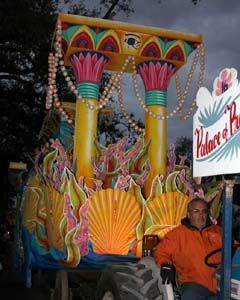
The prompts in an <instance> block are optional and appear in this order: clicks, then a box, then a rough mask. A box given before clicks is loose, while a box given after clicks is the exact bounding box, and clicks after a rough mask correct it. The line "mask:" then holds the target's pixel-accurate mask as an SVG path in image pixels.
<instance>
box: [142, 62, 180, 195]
mask: <svg viewBox="0 0 240 300" xmlns="http://www.w3.org/2000/svg"><path fill="white" fill-rule="evenodd" d="M138 71H139V74H140V75H141V77H142V80H143V83H144V87H145V104H146V107H147V110H148V112H146V114H145V141H146V143H148V142H149V141H150V140H151V145H150V147H149V161H150V165H151V171H150V174H149V176H148V178H147V180H146V182H145V185H144V192H145V196H146V197H148V196H149V194H150V191H151V186H152V181H153V179H154V178H155V177H156V176H157V175H163V176H164V177H166V172H167V86H168V83H169V81H170V79H171V76H172V74H173V73H174V71H175V66H174V65H173V64H171V63H167V62H166V61H156V60H151V61H146V62H144V63H141V64H139V66H138Z"/></svg>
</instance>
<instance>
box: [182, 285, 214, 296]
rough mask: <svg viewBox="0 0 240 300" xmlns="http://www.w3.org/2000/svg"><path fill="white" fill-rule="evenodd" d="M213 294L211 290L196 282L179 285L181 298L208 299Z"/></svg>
mask: <svg viewBox="0 0 240 300" xmlns="http://www.w3.org/2000/svg"><path fill="white" fill-rule="evenodd" d="M214 296H215V294H214V293H213V292H212V291H209V289H207V288H206V287H204V286H202V285H200V284H198V283H196V282H185V283H183V284H182V285H181V299H182V300H208V299H214ZM210 297H211V298H210Z"/></svg>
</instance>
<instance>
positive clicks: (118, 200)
mask: <svg viewBox="0 0 240 300" xmlns="http://www.w3.org/2000/svg"><path fill="white" fill-rule="evenodd" d="M89 202H90V206H89V209H88V219H89V233H90V240H91V242H92V246H93V251H94V252H95V253H102V254H103V253H108V254H122V255H126V254H127V253H128V251H129V247H130V244H131V243H132V242H133V241H134V240H135V239H136V226H137V224H138V223H139V221H140V218H141V206H140V204H139V202H138V201H137V199H136V198H135V197H134V196H132V195H131V194H129V193H127V192H125V191H124V190H120V189H106V190H100V191H98V192H96V193H95V194H93V195H92V196H91V197H90V198H89Z"/></svg>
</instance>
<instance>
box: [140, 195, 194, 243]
mask: <svg viewBox="0 0 240 300" xmlns="http://www.w3.org/2000/svg"><path fill="white" fill-rule="evenodd" d="M189 202H190V198H189V197H188V196H186V195H185V194H183V193H179V192H168V193H163V194H161V195H159V196H157V197H155V198H154V199H153V200H151V201H149V202H147V208H148V210H149V212H150V215H151V217H152V221H153V225H152V226H150V227H149V228H148V229H147V231H146V232H145V234H157V235H158V236H159V237H163V236H164V235H165V234H166V233H167V232H168V231H170V230H171V229H173V228H174V227H176V226H178V225H179V224H180V223H181V219H182V218H184V217H185V216H186V214H187V205H188V203H189Z"/></svg>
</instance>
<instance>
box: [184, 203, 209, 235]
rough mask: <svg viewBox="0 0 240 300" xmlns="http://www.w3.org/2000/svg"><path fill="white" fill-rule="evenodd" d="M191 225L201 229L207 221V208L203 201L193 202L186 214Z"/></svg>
mask: <svg viewBox="0 0 240 300" xmlns="http://www.w3.org/2000/svg"><path fill="white" fill-rule="evenodd" d="M187 216H188V218H189V219H190V223H191V225H193V226H195V227H197V228H198V229H199V230H201V229H202V228H203V227H204V226H205V225H206V221H207V216H208V209H207V206H206V205H205V204H204V203H201V202H193V203H192V207H191V209H190V211H189V212H188V214H187Z"/></svg>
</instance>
